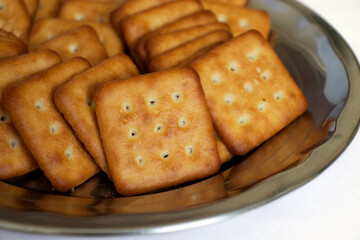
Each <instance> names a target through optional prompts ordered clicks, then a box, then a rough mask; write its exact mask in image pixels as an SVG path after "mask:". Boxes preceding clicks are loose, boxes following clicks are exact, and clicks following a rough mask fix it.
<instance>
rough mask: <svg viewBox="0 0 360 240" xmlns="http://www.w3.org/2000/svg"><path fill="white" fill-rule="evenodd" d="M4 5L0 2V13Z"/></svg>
mask: <svg viewBox="0 0 360 240" xmlns="http://www.w3.org/2000/svg"><path fill="white" fill-rule="evenodd" d="M4 8H5V4H4V3H3V2H0V11H2V10H4Z"/></svg>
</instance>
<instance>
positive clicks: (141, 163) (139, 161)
mask: <svg viewBox="0 0 360 240" xmlns="http://www.w3.org/2000/svg"><path fill="white" fill-rule="evenodd" d="M135 162H136V163H137V165H138V166H139V167H142V166H144V158H143V157H142V156H137V157H136V158H135Z"/></svg>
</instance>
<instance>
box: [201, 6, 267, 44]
mask: <svg viewBox="0 0 360 240" xmlns="http://www.w3.org/2000/svg"><path fill="white" fill-rule="evenodd" d="M203 6H204V8H205V9H208V10H210V11H212V12H214V13H215V15H216V17H217V18H218V20H219V22H226V23H227V24H229V26H230V28H231V30H232V32H233V34H234V36H238V35H240V34H242V33H244V32H246V31H248V30H251V29H253V30H257V31H259V32H260V33H261V34H262V35H263V36H264V37H265V38H268V37H269V33H270V28H271V20H270V16H269V14H268V13H267V12H265V11H263V10H257V9H251V8H246V7H237V6H234V5H232V4H226V3H221V2H208V1H204V2H203Z"/></svg>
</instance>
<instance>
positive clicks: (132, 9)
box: [110, 0, 173, 34]
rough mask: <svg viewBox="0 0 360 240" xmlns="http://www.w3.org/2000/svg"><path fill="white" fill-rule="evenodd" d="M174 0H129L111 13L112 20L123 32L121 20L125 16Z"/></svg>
mask: <svg viewBox="0 0 360 240" xmlns="http://www.w3.org/2000/svg"><path fill="white" fill-rule="evenodd" d="M170 1H173V0H151V1H149V0H129V1H127V2H125V3H124V4H122V5H121V6H120V7H118V8H117V9H115V10H114V11H112V12H111V14H110V22H111V24H112V25H113V27H114V28H115V30H116V31H117V32H118V33H120V34H121V28H120V22H121V20H122V19H123V18H124V17H127V16H130V15H133V14H135V13H138V12H141V11H144V10H146V9H150V8H153V7H155V6H158V5H161V4H163V3H166V2H170Z"/></svg>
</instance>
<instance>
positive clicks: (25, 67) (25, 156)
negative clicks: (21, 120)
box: [0, 50, 60, 180]
mask: <svg viewBox="0 0 360 240" xmlns="http://www.w3.org/2000/svg"><path fill="white" fill-rule="evenodd" d="M58 62H60V57H59V56H58V55H57V54H56V53H55V52H53V51H49V50H47V51H39V52H35V53H30V54H25V55H22V56H19V57H14V58H10V59H6V60H3V61H0V72H1V74H0V136H1V139H0V156H1V161H0V179H1V180H4V179H8V178H11V177H15V176H20V175H23V174H26V173H28V172H31V171H33V170H35V169H36V168H37V165H36V163H35V161H34V159H33V158H32V156H31V154H30V153H29V151H28V150H27V148H26V147H25V145H24V143H23V141H22V139H21V138H20V136H19V135H18V133H17V132H16V130H15V128H14V126H13V123H12V119H11V118H10V116H9V114H8V113H7V111H5V109H4V108H3V104H2V100H1V96H2V92H3V90H4V88H5V87H7V86H8V85H10V84H12V83H15V82H17V81H20V80H22V79H25V78H27V77H28V76H30V75H32V74H35V73H36V72H40V71H43V70H45V69H47V68H49V67H51V66H53V65H55V64H56V63H58Z"/></svg>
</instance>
